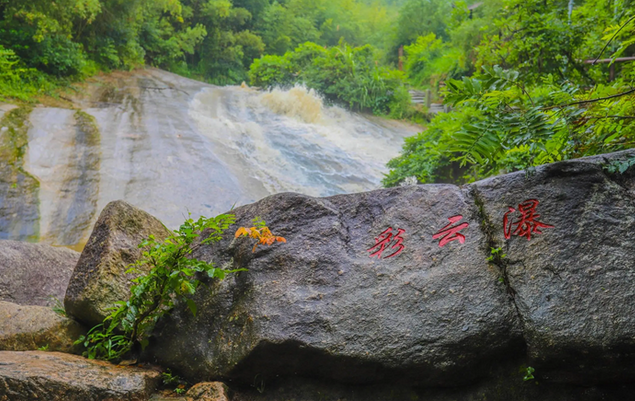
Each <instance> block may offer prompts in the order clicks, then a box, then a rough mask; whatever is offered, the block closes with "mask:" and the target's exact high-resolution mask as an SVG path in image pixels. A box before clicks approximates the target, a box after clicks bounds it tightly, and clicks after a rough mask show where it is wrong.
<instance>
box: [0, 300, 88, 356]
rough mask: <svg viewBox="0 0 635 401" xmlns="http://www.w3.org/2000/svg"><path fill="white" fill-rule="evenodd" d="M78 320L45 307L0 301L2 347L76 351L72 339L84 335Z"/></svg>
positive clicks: (12, 349)
mask: <svg viewBox="0 0 635 401" xmlns="http://www.w3.org/2000/svg"><path fill="white" fill-rule="evenodd" d="M85 332H86V331H85V330H84V328H83V327H82V326H81V325H80V324H79V323H77V322H76V321H74V320H72V319H69V318H67V317H64V316H60V315H58V314H57V313H56V312H54V311H53V309H51V308H48V307H44V306H23V305H17V304H13V303H11V302H2V301H0V350H2V351H29V350H37V349H38V348H41V347H44V348H46V349H47V350H48V351H61V352H76V353H79V352H80V351H81V349H79V348H78V346H74V345H73V342H74V341H75V340H77V339H78V338H79V336H80V335H82V334H85Z"/></svg>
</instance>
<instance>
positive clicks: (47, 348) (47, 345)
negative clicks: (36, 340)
mask: <svg viewBox="0 0 635 401" xmlns="http://www.w3.org/2000/svg"><path fill="white" fill-rule="evenodd" d="M37 350H38V351H48V350H49V344H46V345H43V346H41V347H38V349H37Z"/></svg>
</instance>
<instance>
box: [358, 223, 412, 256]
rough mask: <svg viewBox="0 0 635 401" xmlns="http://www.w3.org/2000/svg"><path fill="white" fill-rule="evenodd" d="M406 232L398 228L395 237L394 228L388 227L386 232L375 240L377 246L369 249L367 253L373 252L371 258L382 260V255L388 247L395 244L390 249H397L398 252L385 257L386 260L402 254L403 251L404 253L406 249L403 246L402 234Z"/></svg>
mask: <svg viewBox="0 0 635 401" xmlns="http://www.w3.org/2000/svg"><path fill="white" fill-rule="evenodd" d="M405 232H406V230H404V229H402V228H398V229H397V234H395V235H393V233H392V227H388V228H387V229H386V230H384V232H382V233H381V234H379V237H377V238H375V245H373V246H372V247H370V248H368V249H367V250H366V251H367V252H371V254H370V257H371V258H372V257H375V256H377V259H381V258H382V256H381V255H382V253H383V252H384V250H385V249H386V248H387V247H388V245H390V244H391V243H393V242H394V243H393V245H392V246H391V247H390V249H395V248H396V249H397V250H396V251H394V252H393V253H391V254H390V255H388V256H385V257H384V259H388V258H392V257H393V256H397V255H399V254H400V253H401V251H403V250H404V249H405V248H406V247H405V245H404V244H403V237H401V234H403V233H405ZM375 249H377V250H376V251H375V252H373V250H375Z"/></svg>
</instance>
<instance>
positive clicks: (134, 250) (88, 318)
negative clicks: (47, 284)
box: [64, 201, 170, 326]
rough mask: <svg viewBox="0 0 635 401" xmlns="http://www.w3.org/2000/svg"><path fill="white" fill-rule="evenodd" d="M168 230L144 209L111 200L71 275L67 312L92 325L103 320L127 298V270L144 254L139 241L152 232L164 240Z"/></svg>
mask: <svg viewBox="0 0 635 401" xmlns="http://www.w3.org/2000/svg"><path fill="white" fill-rule="evenodd" d="M169 233H170V231H169V230H168V229H167V228H165V226H164V225H163V224H162V223H161V222H160V221H159V220H157V219H156V218H154V217H153V216H151V215H150V214H148V213H146V212H144V211H143V210H140V209H137V208H135V207H134V206H131V205H129V204H127V203H125V202H123V201H114V202H111V203H109V204H108V205H107V206H106V207H105V208H104V210H103V211H102V212H101V215H100V216H99V219H98V220H97V223H95V228H94V229H93V232H92V234H91V236H90V238H89V240H88V243H87V244H86V247H85V248H84V251H83V252H82V254H81V257H80V259H79V262H78V263H77V267H76V268H75V271H74V272H73V275H72V276H71V279H70V282H69V285H68V290H67V291H66V298H65V299H64V306H65V308H66V312H67V313H68V314H69V315H71V316H73V317H75V318H77V319H78V320H79V321H81V322H83V323H85V324H87V325H90V326H93V325H96V324H98V323H101V322H102V321H103V319H104V318H105V317H106V316H107V315H108V308H110V307H111V306H113V304H114V303H115V302H116V301H121V300H127V299H128V296H129V288H130V280H131V279H132V278H134V276H133V275H131V274H126V273H125V272H126V270H127V266H128V265H130V264H131V263H134V262H135V261H136V260H137V259H138V258H139V257H140V256H141V252H142V250H141V249H139V247H138V245H139V243H141V241H142V240H143V239H145V238H147V237H148V236H149V235H154V236H155V237H157V238H159V239H161V238H165V237H167V236H168V235H169Z"/></svg>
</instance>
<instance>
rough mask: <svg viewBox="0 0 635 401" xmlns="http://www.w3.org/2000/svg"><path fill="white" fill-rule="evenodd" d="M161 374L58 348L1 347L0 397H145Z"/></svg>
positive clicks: (20, 400) (96, 400) (9, 400)
mask: <svg viewBox="0 0 635 401" xmlns="http://www.w3.org/2000/svg"><path fill="white" fill-rule="evenodd" d="M159 376H160V375H159V372H157V371H154V370H146V369H140V368H136V367H121V366H115V365H113V364H110V363H108V362H102V361H95V360H89V359H85V358H83V357H81V356H76V355H69V354H62V353H59V352H41V351H29V352H10V351H0V401H32V400H47V401H101V400H104V401H106V400H109V401H115V400H116V401H124V400H125V401H142V400H147V399H148V398H149V396H150V394H151V393H152V391H153V390H154V389H155V388H156V386H157V385H158V381H159Z"/></svg>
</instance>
